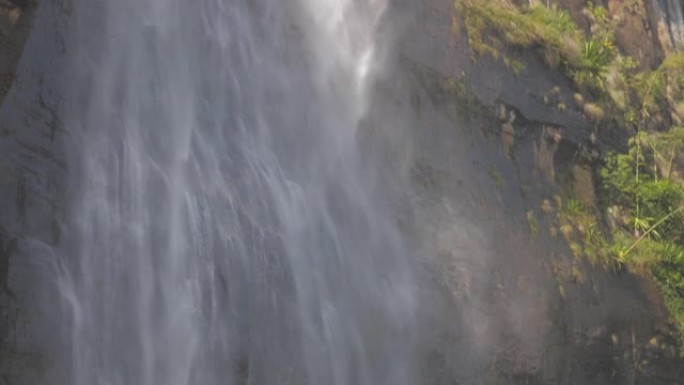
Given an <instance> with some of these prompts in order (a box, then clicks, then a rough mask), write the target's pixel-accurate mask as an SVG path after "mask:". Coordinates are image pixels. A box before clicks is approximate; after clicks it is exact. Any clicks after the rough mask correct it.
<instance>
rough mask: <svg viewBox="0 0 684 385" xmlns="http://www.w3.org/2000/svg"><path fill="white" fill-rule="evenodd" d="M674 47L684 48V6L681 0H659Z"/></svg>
mask: <svg viewBox="0 0 684 385" xmlns="http://www.w3.org/2000/svg"><path fill="white" fill-rule="evenodd" d="M660 5H661V8H662V9H663V11H665V14H666V15H667V23H668V27H669V29H670V35H671V36H672V41H673V43H674V45H675V48H677V49H679V50H682V49H684V6H683V3H682V0H660Z"/></svg>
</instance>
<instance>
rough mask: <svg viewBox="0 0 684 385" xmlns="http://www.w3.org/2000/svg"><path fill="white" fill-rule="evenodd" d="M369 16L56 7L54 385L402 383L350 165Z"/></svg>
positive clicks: (364, 182)
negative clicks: (63, 131) (64, 74)
mask: <svg viewBox="0 0 684 385" xmlns="http://www.w3.org/2000/svg"><path fill="white" fill-rule="evenodd" d="M385 6H386V4H385V2H384V1H383V0H258V1H255V0H197V1H186V0H116V1H106V0H76V1H74V4H73V10H72V16H71V17H72V18H73V20H72V22H71V23H72V24H71V30H72V32H71V35H70V39H72V40H73V44H72V45H73V46H74V47H73V49H72V50H71V51H70V52H69V55H70V57H71V59H70V63H71V65H70V68H71V69H72V72H71V76H70V78H69V89H68V90H65V95H66V96H65V98H66V100H67V103H68V104H69V107H68V108H66V111H67V112H66V117H65V124H66V126H68V127H69V129H70V132H71V135H72V140H73V148H75V149H76V151H75V153H74V154H72V155H71V168H72V173H73V175H74V176H73V178H72V181H71V182H70V183H71V190H70V191H71V198H72V199H71V206H70V207H71V208H70V212H71V215H70V219H69V220H68V224H67V230H66V234H67V235H66V241H65V242H64V244H65V246H64V250H63V252H62V254H63V257H62V265H63V269H62V273H61V277H60V291H61V295H62V297H63V298H64V303H65V307H66V309H67V310H68V311H67V314H69V317H68V320H67V321H68V322H67V324H68V325H69V329H70V330H69V335H70V336H71V337H70V342H69V343H68V345H69V349H68V350H69V354H68V355H66V357H68V358H64V359H65V360H67V361H68V362H65V365H66V366H68V367H69V368H70V369H69V380H68V382H69V384H70V385H98V384H103V385H104V384H107V385H110V384H111V385H114V384H121V385H132V384H143V385H176V384H210V385H213V384H256V385H261V384H278V385H286V384H312V385H333V384H340V385H341V384H348V385H364V384H368V385H371V384H372V385H379V384H388V385H389V384H392V385H401V384H409V383H411V384H412V383H416V381H415V376H416V374H415V373H414V372H415V370H414V369H413V367H412V365H411V362H412V359H411V356H412V354H413V352H412V341H413V329H414V322H415V321H414V313H415V306H416V305H415V303H416V298H415V283H414V282H413V279H414V278H413V276H412V273H411V271H412V268H411V266H410V263H409V258H408V256H407V252H406V247H405V246H404V245H403V244H402V242H401V239H400V237H399V236H398V233H397V230H396V228H395V226H394V225H393V222H394V221H393V220H392V219H391V218H390V216H388V215H387V213H386V212H385V210H383V209H382V208H381V207H382V205H379V204H378V202H377V196H378V194H377V191H374V189H373V188H371V186H372V183H370V182H371V181H372V179H373V169H372V167H369V165H364V164H361V161H360V157H359V156H358V153H357V152H358V148H357V139H356V138H357V132H356V131H357V126H358V122H359V120H360V119H361V118H362V116H363V114H364V109H365V108H366V106H367V104H368V101H367V98H368V93H369V87H370V86H371V84H372V81H373V77H374V75H375V74H377V72H378V70H379V68H380V67H381V65H380V64H381V60H380V59H381V56H382V55H381V49H380V46H379V45H378V44H376V35H377V28H378V23H379V22H380V21H381V18H382V15H383V12H384V11H385Z"/></svg>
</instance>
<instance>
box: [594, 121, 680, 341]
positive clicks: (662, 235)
mask: <svg viewBox="0 0 684 385" xmlns="http://www.w3.org/2000/svg"><path fill="white" fill-rule="evenodd" d="M683 150H684V133H682V132H680V130H679V129H675V130H673V132H671V133H664V134H663V133H646V132H643V131H642V132H640V133H639V134H638V135H637V136H636V137H634V138H632V139H631V140H630V150H629V152H628V153H626V154H609V155H608V156H607V157H606V163H605V165H604V167H603V168H602V169H601V171H600V176H601V179H602V190H603V191H602V194H601V196H602V197H603V199H604V201H603V202H602V204H603V206H604V207H620V208H621V209H620V210H619V211H620V212H624V213H626V214H627V216H628V218H629V220H627V221H624V224H623V225H622V228H617V229H615V230H614V234H613V245H614V246H615V248H616V250H617V253H614V255H613V257H614V258H615V259H616V260H617V261H618V262H619V263H630V264H637V265H640V266H643V267H645V268H646V270H647V271H649V272H650V273H651V274H652V275H653V277H654V278H655V280H656V282H657V283H658V285H659V286H660V288H661V291H662V293H663V296H664V298H665V302H666V305H667V307H668V309H669V310H670V312H671V314H672V316H673V318H674V320H675V322H676V323H677V325H678V327H679V330H680V333H681V337H682V343H683V344H684V186H683V185H682V184H681V183H680V182H677V181H675V180H673V179H671V176H672V170H671V167H672V163H671V162H672V161H673V160H672V157H676V154H677V153H681V152H682V151H683ZM659 159H660V160H659ZM668 161H669V162H668ZM668 167H669V168H668ZM683 346H684V345H683ZM683 354H684V351H683Z"/></svg>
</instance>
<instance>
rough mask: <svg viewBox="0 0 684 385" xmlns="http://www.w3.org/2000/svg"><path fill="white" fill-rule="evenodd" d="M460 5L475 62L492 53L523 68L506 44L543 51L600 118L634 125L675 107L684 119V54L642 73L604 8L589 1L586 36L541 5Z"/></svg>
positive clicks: (497, 1) (585, 107) (477, 1)
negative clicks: (622, 51)
mask: <svg viewBox="0 0 684 385" xmlns="http://www.w3.org/2000/svg"><path fill="white" fill-rule="evenodd" d="M456 6H457V7H458V9H459V11H460V14H461V15H462V18H463V23H464V27H465V31H466V33H467V35H468V43H469V45H470V48H471V50H472V51H473V53H475V54H476V55H475V57H474V60H477V57H478V56H482V55H489V56H491V57H493V58H494V59H497V60H502V61H503V62H504V63H505V64H506V65H507V66H509V67H510V68H511V69H513V71H515V72H516V73H520V71H522V69H523V68H524V64H523V63H522V62H520V61H518V60H516V59H513V58H511V57H510V56H509V55H507V54H506V53H505V52H511V51H510V50H506V49H505V48H506V47H508V48H515V49H524V50H530V51H534V52H536V53H538V55H539V56H540V58H542V59H543V60H544V62H545V63H546V64H547V65H549V66H550V67H551V68H557V67H560V68H561V69H562V70H563V71H564V73H565V74H566V75H567V76H568V78H569V79H571V80H572V81H573V83H574V85H575V87H576V89H577V91H579V95H580V96H582V99H581V101H582V105H581V106H580V107H581V109H582V111H583V112H584V113H585V114H586V115H587V117H588V118H589V119H590V120H592V121H594V122H595V123H600V122H602V121H603V120H604V118H606V117H609V118H611V120H613V121H616V122H618V123H620V124H623V125H625V126H631V127H633V128H635V127H637V126H639V125H644V124H645V123H646V122H647V121H648V120H649V119H652V118H655V117H657V116H659V117H660V118H662V117H663V116H665V117H666V118H668V119H669V118H670V116H669V114H668V113H669V112H670V110H672V111H673V115H672V116H673V119H675V120H678V122H677V123H679V124H682V121H684V76H683V75H684V54H678V55H672V56H670V57H668V58H667V59H666V60H665V61H664V62H663V63H662V65H661V66H660V68H658V69H656V70H654V71H645V72H639V71H638V70H637V63H636V62H635V61H634V60H633V59H632V58H630V57H626V56H623V55H621V54H620V53H619V51H618V49H617V47H616V43H615V30H616V28H617V22H616V21H615V20H613V18H611V16H610V15H609V13H608V11H607V10H606V9H605V8H603V7H601V6H595V5H592V4H591V3H589V5H588V6H587V7H586V8H585V10H584V14H585V16H586V17H587V19H588V20H589V21H590V23H591V33H590V34H589V35H588V36H586V35H585V34H584V33H583V32H582V31H581V30H580V29H579V28H578V27H577V25H575V23H574V21H573V20H572V18H571V17H570V16H569V15H568V13H567V12H565V11H563V10H559V9H555V8H547V7H546V6H544V5H540V4H537V5H531V6H528V7H519V6H516V5H514V4H512V3H511V2H510V1H509V0H492V1H482V0H456ZM584 100H587V102H586V103H584ZM661 120H662V119H661Z"/></svg>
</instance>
